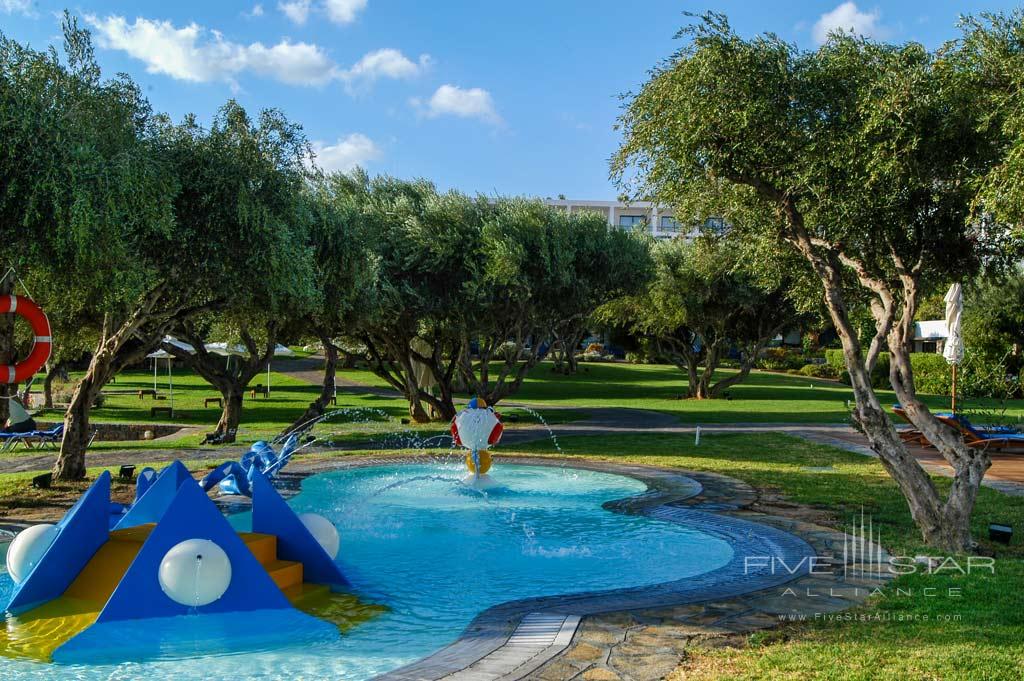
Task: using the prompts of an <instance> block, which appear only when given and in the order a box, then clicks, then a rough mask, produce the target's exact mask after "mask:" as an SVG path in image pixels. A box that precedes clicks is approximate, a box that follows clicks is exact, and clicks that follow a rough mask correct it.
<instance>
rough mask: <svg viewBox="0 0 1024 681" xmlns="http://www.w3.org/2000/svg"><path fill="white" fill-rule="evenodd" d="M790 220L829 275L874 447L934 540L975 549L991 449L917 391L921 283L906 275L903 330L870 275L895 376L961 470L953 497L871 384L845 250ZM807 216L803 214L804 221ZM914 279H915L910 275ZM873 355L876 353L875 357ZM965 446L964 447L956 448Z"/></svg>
mask: <svg viewBox="0 0 1024 681" xmlns="http://www.w3.org/2000/svg"><path fill="white" fill-rule="evenodd" d="M790 220H791V221H793V222H792V224H796V225H797V226H798V238H797V239H796V240H795V245H796V246H797V247H798V248H799V249H800V251H801V252H802V253H803V255H804V256H805V257H806V258H807V260H808V261H809V262H810V264H811V266H812V267H813V269H814V271H815V273H816V274H817V275H818V277H819V279H820V280H821V282H822V286H823V288H824V292H825V306H826V308H827V309H828V312H829V316H830V317H831V319H832V323H833V324H834V325H835V328H836V331H837V332H838V334H839V339H840V342H841V343H842V346H843V357H844V359H845V361H846V368H847V371H848V372H849V374H850V382H851V385H852V387H853V394H854V399H855V402H856V410H855V412H854V417H855V419H856V421H857V423H858V424H859V425H860V427H861V429H862V430H863V432H864V434H865V436H866V437H867V438H868V442H869V444H870V446H871V449H872V450H873V451H875V453H877V454H878V457H879V460H880V461H881V462H882V466H883V467H884V468H885V470H886V471H887V472H888V473H889V475H890V476H891V477H892V478H893V480H894V481H895V482H896V484H897V486H898V487H899V488H900V491H901V492H902V493H903V496H904V498H905V499H906V502H907V506H908V508H909V510H910V515H911V517H912V518H913V519H914V523H915V524H916V525H917V527H918V529H919V530H920V532H921V536H922V538H923V539H924V541H925V542H926V543H927V544H928V545H929V546H933V547H936V548H939V549H942V550H945V551H949V552H952V553H962V552H969V551H971V550H973V549H974V542H973V540H972V538H971V530H970V516H971V511H972V510H973V506H974V498H975V496H976V495H977V488H978V485H980V484H981V479H982V477H983V476H984V472H985V470H986V469H987V468H988V467H989V465H991V462H990V461H989V460H988V456H987V454H985V452H983V451H969V450H967V449H966V447H964V446H963V442H962V441H960V440H959V437H958V436H955V435H954V434H953V433H952V432H951V430H950V429H949V428H948V427H947V426H944V425H942V424H940V423H939V422H938V421H936V420H935V419H934V417H932V416H931V414H930V412H928V409H927V407H925V406H924V404H923V403H921V402H920V401H918V400H917V399H916V396H915V395H914V390H913V376H912V373H911V370H910V362H909V356H908V355H907V350H906V342H905V339H906V337H907V336H906V334H907V333H908V330H909V329H911V328H912V327H913V320H914V314H915V312H916V299H917V291H916V288H915V287H914V286H908V285H907V282H905V283H904V288H905V290H904V292H903V306H904V310H903V320H901V325H902V327H903V329H902V330H900V329H897V328H894V327H893V319H892V318H893V316H894V315H895V311H894V306H895V303H894V299H893V296H892V294H891V293H890V292H889V291H888V289H887V288H886V287H885V285H884V283H881V282H877V281H868V280H866V279H865V278H863V277H862V279H861V280H862V283H863V284H864V285H865V286H866V287H868V288H871V289H872V290H873V292H874V293H875V294H876V295H878V296H879V301H876V304H875V305H873V306H872V312H873V314H874V316H875V318H876V326H877V328H878V329H879V333H882V332H884V333H885V337H886V340H887V344H888V346H889V351H890V353H891V354H890V381H891V382H892V384H893V389H894V390H895V391H896V394H897V397H898V398H899V399H900V402H901V404H902V405H903V406H904V408H905V409H906V410H907V415H908V417H910V419H911V421H912V422H913V423H914V425H915V426H916V427H918V428H919V429H920V430H921V432H922V433H924V435H925V437H927V438H928V440H929V441H930V442H932V443H933V444H934V445H936V447H937V448H938V449H939V451H940V453H942V455H943V457H944V458H946V459H947V461H949V462H950V464H951V465H952V466H953V470H954V479H953V485H952V488H951V491H950V496H949V498H948V501H947V503H945V504H944V503H943V501H942V498H941V496H940V495H939V492H938V490H937V489H936V487H935V484H934V483H933V482H932V479H931V476H930V475H929V474H928V473H927V472H926V471H925V470H924V469H923V468H922V467H921V465H920V464H919V463H918V462H917V460H916V459H915V458H914V457H913V456H912V455H911V454H910V453H909V452H908V451H907V448H906V445H905V444H904V443H903V441H902V440H900V437H899V434H898V433H897V431H896V427H895V426H894V425H893V422H892V420H891V419H890V418H889V416H888V414H887V413H886V412H885V410H884V409H883V408H882V406H881V404H880V403H879V400H878V396H877V395H876V394H875V391H874V389H873V388H872V386H871V372H870V369H869V364H870V362H869V361H867V360H866V359H865V357H864V354H863V352H862V347H861V344H860V340H859V337H858V334H857V331H856V329H855V328H854V326H853V324H852V323H851V322H850V319H849V314H848V311H847V308H846V301H845V299H844V294H843V281H842V274H841V269H840V265H839V262H838V257H837V256H835V255H832V256H827V255H822V254H820V253H818V252H816V251H815V250H814V247H813V245H812V243H811V240H810V237H809V236H807V235H806V232H805V231H804V230H803V224H802V217H799V215H798V214H797V213H795V211H793V210H791V212H790ZM796 220H799V222H796ZM910 283H912V282H910ZM877 338H878V336H876V339H873V340H872V347H871V348H870V351H869V355H873V354H875V350H876V348H877V347H878V341H877ZM868 359H870V356H869V358H868ZM957 449H961V450H964V451H963V453H962V455H961V453H958V452H957V451H956V450H957Z"/></svg>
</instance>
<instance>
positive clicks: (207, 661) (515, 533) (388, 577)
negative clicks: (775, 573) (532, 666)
mask: <svg viewBox="0 0 1024 681" xmlns="http://www.w3.org/2000/svg"><path fill="white" fill-rule="evenodd" d="M464 474H465V469H464V468H463V467H462V466H461V465H458V466H456V465H449V464H423V465H402V466H375V467H369V468H357V469H351V470H344V471H336V472H332V473H326V474H323V475H318V476H315V477H312V478H309V479H307V480H305V482H304V484H303V488H302V492H301V493H300V494H299V495H298V496H296V497H294V498H292V499H291V500H290V501H289V503H290V504H291V505H292V507H293V508H295V509H296V510H297V511H298V512H316V513H320V514H322V515H324V516H326V517H328V518H329V519H330V520H331V521H332V522H334V523H335V525H336V526H337V527H338V530H339V533H340V535H341V551H340V553H339V562H340V564H341V566H342V570H343V572H344V573H345V574H346V575H347V576H348V577H349V579H350V580H351V582H352V586H353V590H354V591H355V592H356V593H358V594H359V596H360V597H361V598H363V599H364V600H369V601H372V602H377V603H381V604H383V605H385V606H387V608H388V610H387V611H386V612H385V613H384V614H382V615H380V616H378V617H377V618H375V619H373V620H370V621H369V622H366V623H364V624H361V625H359V626H357V627H356V628H354V629H352V630H351V631H349V632H347V633H346V634H344V635H343V636H340V637H330V638H327V639H325V638H324V637H323V635H322V632H320V631H319V630H317V631H316V632H314V631H308V632H304V631H302V630H301V629H297V630H293V629H292V628H291V627H289V626H287V625H285V626H275V623H274V622H273V621H272V620H268V621H261V620H260V619H259V618H253V620H252V621H251V622H250V623H248V624H245V623H240V622H238V621H236V622H233V623H232V622H225V621H221V618H216V617H195V618H188V619H189V620H190V621H188V622H187V623H185V624H184V625H183V626H181V627H179V629H180V632H181V637H183V638H186V639H192V640H191V641H188V640H186V642H185V645H178V646H176V647H175V650H176V651H177V652H176V653H175V654H174V655H170V656H168V657H169V658H173V659H165V658H157V659H152V660H149V661H147V662H127V663H120V664H97V665H88V666H85V665H66V666H61V667H59V668H55V667H54V666H53V665H47V664H40V663H34V662H28V661H22V660H10V659H5V658H0V678H2V679H4V680H5V681H6V680H8V679H10V680H12V681H13V680H15V679H29V678H54V676H53V674H54V673H55V672H57V671H58V669H59V672H60V676H61V678H76V679H122V678H123V679H129V678H138V677H142V676H145V677H147V678H148V679H150V680H156V679H163V678H168V679H169V678H172V677H173V678H177V679H182V678H202V679H242V678H268V679H270V678H284V677H291V678H296V679H300V678H301V679H314V678H339V679H340V678H344V679H352V680H357V679H368V678H371V677H373V676H375V675H377V674H380V673H383V672H386V671H389V670H392V669H395V668H397V667H400V666H402V665H405V664H408V663H410V662H413V661H415V660H417V659H419V658H421V657H423V656H425V655H428V654H430V653H432V652H434V651H436V650H438V649H439V648H441V647H443V646H445V645H446V644H448V643H450V642H452V641H454V640H455V639H456V638H458V636H459V634H460V632H461V631H462V630H463V629H464V628H465V627H466V625H467V624H469V622H470V621H471V620H472V619H473V618H474V617H475V616H476V615H478V614H479V613H480V612H482V611H483V610H485V609H487V608H488V607H490V606H493V605H497V604H499V603H503V602H506V601H511V600H516V599H520V598H526V597H530V596H546V595H557V594H567V593H578V592H584V591H596V590H606V589H616V588H623V587H633V586H644V585H650V584H657V583H660V582H667V581H672V580H676V579H680V578H685V577H688V576H694V575H698V574H702V573H705V572H708V571H710V570H713V569H715V568H717V567H720V566H722V565H724V564H726V563H727V562H729V560H730V559H731V558H732V549H731V548H730V547H729V545H728V543H727V542H725V541H723V540H721V539H718V538H715V537H712V536H711V535H709V534H705V533H703V532H701V531H700V530H699V528H694V527H686V526H682V525H678V524H675V523H667V522H663V521H658V520H653V519H649V518H644V517H638V516H625V515H621V514H617V513H612V512H610V511H607V510H604V509H603V508H602V507H601V505H602V504H603V503H604V502H606V501H610V500H613V499H620V498H623V497H628V496H634V495H637V494H640V493H643V492H644V491H645V490H646V486H645V485H644V484H643V483H641V482H639V481H637V480H635V479H633V478H629V477H625V476H620V475H612V474H607V473H597V472H592V471H586V470H580V469H574V468H559V467H549V466H523V465H502V464H500V463H499V464H498V465H496V466H495V467H494V469H493V470H492V471H491V476H492V477H493V478H494V479H495V480H496V481H498V482H499V483H500V485H501V486H500V487H499V488H496V489H492V490H489V491H488V492H486V493H482V492H479V491H475V490H471V489H468V488H466V487H465V486H464V485H462V484H461V483H460V478H461V477H462V476H463V475H464ZM247 522H248V519H247V517H246V516H245V515H240V516H235V517H233V518H232V523H233V524H234V525H236V527H238V528H239V529H247V528H246V524H247ZM10 590H11V581H10V578H9V576H8V575H6V574H0V604H2V603H6V600H7V598H8V596H9V595H10ZM178 619H182V620H184V619H185V618H178ZM204 620H207V621H205V622H204ZM240 624H241V625H242V626H248V627H249V628H250V629H251V630H253V631H256V632H257V633H261V634H263V635H264V636H263V638H262V639H261V640H249V641H247V643H246V648H245V649H244V650H236V649H235V648H234V647H233V646H232V645H231V643H232V639H231V635H230V634H227V633H225V632H230V631H232V630H233V629H232V628H233V627H236V626H239V625H240ZM123 638H124V639H125V640H127V639H128V638H130V635H129V632H128V631H127V630H125V631H124V637H123ZM257 638H258V637H257ZM111 639H112V640H111V646H112V647H116V646H117V645H118V641H119V640H121V639H122V636H120V635H118V634H117V633H116V632H115V633H114V635H112V636H111ZM204 644H205V645H209V646H211V647H212V649H213V650H215V651H216V654H213V655H209V654H201V653H200V652H199V651H200V650H202V649H203V648H204ZM182 650H186V651H189V650H194V653H195V654H190V655H186V656H185V657H183V658H182V657H181V655H182V653H181V652H180V651H182Z"/></svg>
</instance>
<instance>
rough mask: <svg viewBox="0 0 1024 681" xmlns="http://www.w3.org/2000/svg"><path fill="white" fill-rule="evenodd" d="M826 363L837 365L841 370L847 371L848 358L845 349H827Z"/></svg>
mask: <svg viewBox="0 0 1024 681" xmlns="http://www.w3.org/2000/svg"><path fill="white" fill-rule="evenodd" d="M825 364H828V365H829V366H830V367H835V368H836V369H839V370H840V371H846V359H845V358H844V357H843V351H842V350H837V349H830V350H826V351H825Z"/></svg>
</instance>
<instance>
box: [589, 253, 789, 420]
mask: <svg viewBox="0 0 1024 681" xmlns="http://www.w3.org/2000/svg"><path fill="white" fill-rule="evenodd" d="M739 250H740V249H738V248H737V246H736V245H735V244H732V243H730V242H729V241H728V240H723V239H718V238H714V237H704V238H701V239H698V240H697V241H696V242H695V243H688V242H686V241H684V240H682V239H673V240H671V241H665V242H661V243H659V244H657V245H656V246H655V247H654V249H653V254H654V261H655V272H656V274H655V277H654V279H653V280H652V281H651V283H650V285H649V286H648V287H647V288H646V290H644V291H643V292H642V293H640V294H639V295H635V296H626V297H623V298H620V299H618V300H616V301H613V302H612V303H609V304H608V305H606V306H605V307H604V308H602V309H601V311H600V318H601V319H602V320H603V321H605V322H607V323H609V324H612V325H614V326H618V327H621V328H623V329H625V330H626V331H628V332H630V333H631V334H633V335H634V336H638V337H645V338H648V339H650V340H651V342H652V343H653V346H654V348H655V349H656V350H657V352H658V354H659V355H662V356H664V357H667V358H668V359H669V360H670V361H671V362H672V363H673V364H675V365H676V366H677V367H678V368H679V369H681V370H682V371H683V372H685V373H686V376H687V379H688V381H687V393H686V396H687V397H689V398H693V399H698V400H703V399H713V398H716V397H720V396H721V395H722V394H723V393H724V392H725V391H726V390H728V389H729V388H730V387H732V386H733V385H736V384H737V383H741V382H742V381H744V380H746V378H747V376H748V375H749V374H750V370H751V369H752V368H753V367H754V364H755V362H756V361H757V359H758V357H759V356H760V353H761V350H763V349H764V348H765V347H766V346H767V345H768V343H769V342H771V341H772V340H773V339H774V338H775V337H776V336H778V335H779V334H780V333H782V332H783V331H785V330H787V329H790V328H793V327H795V326H798V325H799V324H800V323H801V315H799V314H797V311H796V308H795V307H794V306H793V305H792V303H790V302H789V299H788V297H787V292H788V288H789V287H788V282H787V281H780V282H778V283H775V284H774V285H770V284H769V285H765V284H764V283H762V282H759V281H758V278H757V277H756V275H755V274H753V273H750V272H747V271H744V270H743V269H742V266H741V263H740V262H739V261H738V259H737V257H736V253H737V252H738V251H739ZM732 350H734V351H736V352H738V353H739V362H740V366H739V370H738V371H737V372H735V373H731V374H728V375H727V376H724V377H720V378H719V380H717V381H715V380H714V375H715V371H716V370H717V369H718V367H719V365H720V363H721V361H722V360H723V359H725V358H726V357H727V356H728V353H729V352H730V351H732Z"/></svg>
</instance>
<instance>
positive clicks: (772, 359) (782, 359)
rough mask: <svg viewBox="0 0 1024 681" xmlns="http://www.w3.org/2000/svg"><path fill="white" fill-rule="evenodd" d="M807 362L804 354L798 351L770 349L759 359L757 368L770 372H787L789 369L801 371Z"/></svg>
mask: <svg viewBox="0 0 1024 681" xmlns="http://www.w3.org/2000/svg"><path fill="white" fill-rule="evenodd" d="M805 361H806V360H805V359H804V356H803V354H802V353H801V352H800V351H798V350H788V349H786V348H768V349H767V350H764V351H763V352H762V353H761V356H760V357H759V358H758V359H757V368H758V369H767V370H769V371H786V370H788V369H799V368H800V367H802V366H803V365H804V363H805Z"/></svg>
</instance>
